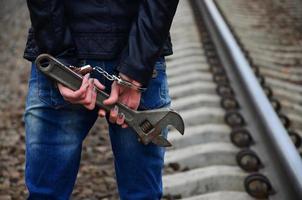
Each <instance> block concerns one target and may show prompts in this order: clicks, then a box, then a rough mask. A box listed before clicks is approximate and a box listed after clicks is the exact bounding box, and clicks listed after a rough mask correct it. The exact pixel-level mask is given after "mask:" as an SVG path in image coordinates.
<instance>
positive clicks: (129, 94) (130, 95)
mask: <svg viewBox="0 0 302 200" xmlns="http://www.w3.org/2000/svg"><path fill="white" fill-rule="evenodd" d="M120 76H121V77H122V78H123V79H124V80H127V81H129V82H131V83H132V84H135V85H137V86H141V84H140V83H139V82H137V81H135V80H133V79H130V78H129V77H127V76H125V75H123V74H120ZM140 99H141V93H140V92H139V91H138V90H135V89H132V88H129V87H126V86H123V85H119V84H117V83H116V82H113V83H112V86H111V93H110V96H109V98H108V99H106V100H105V101H104V102H103V103H104V104H105V105H113V104H115V103H117V102H119V103H122V104H124V105H125V106H127V107H129V108H131V109H133V110H136V109H137V108H138V106H139V103H140ZM99 116H100V117H104V116H105V111H104V110H102V109H100V110H99ZM109 121H110V122H111V123H116V124H118V125H121V126H122V127H123V128H127V127H128V125H127V124H126V123H125V122H124V121H125V116H124V115H122V114H121V115H119V114H118V108H117V106H115V107H114V108H113V109H112V110H111V111H110V116H109Z"/></svg>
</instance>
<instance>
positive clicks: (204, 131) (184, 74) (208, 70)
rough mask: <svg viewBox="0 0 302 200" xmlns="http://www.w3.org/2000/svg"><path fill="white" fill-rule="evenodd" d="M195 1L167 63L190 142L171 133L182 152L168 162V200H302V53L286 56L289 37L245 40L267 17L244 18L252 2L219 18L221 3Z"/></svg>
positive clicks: (181, 18) (183, 8)
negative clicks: (256, 23) (255, 23)
mask: <svg viewBox="0 0 302 200" xmlns="http://www.w3.org/2000/svg"><path fill="white" fill-rule="evenodd" d="M191 2H192V5H193V6H191V5H190V2H189V1H180V6H179V10H178V12H177V14H176V16H175V20H174V24H173V26H172V29H171V30H172V31H171V34H172V38H173V40H174V41H173V44H174V55H173V56H171V57H170V58H168V59H167V66H168V68H167V74H168V77H169V78H168V81H169V85H170V95H171V97H172V99H173V101H172V107H173V108H175V109H176V110H179V111H180V113H181V114H182V116H183V117H184V120H185V123H186V134H185V136H183V137H181V136H179V135H178V134H176V133H173V131H172V132H171V133H170V134H169V139H170V140H171V141H172V143H173V144H174V146H173V148H171V149H168V151H167V153H166V160H165V163H166V164H165V175H164V178H163V182H164V190H165V199H187V200H198V199H201V200H205V199H217V200H218V199H219V200H220V199H224V200H228V199H232V200H236V199H238V200H239V199H240V200H241V199H242V200H243V199H244V200H248V199H278V200H283V199H286V200H288V199H289V200H290V199H299V198H302V197H301V194H302V185H301V181H302V180H301V178H302V176H301V172H300V171H301V170H299V167H302V165H301V159H300V156H299V154H298V152H297V149H296V148H300V143H301V142H300V136H301V125H302V123H301V121H300V118H301V116H302V115H301V104H302V98H301V93H300V90H301V88H299V84H300V85H301V82H299V81H300V79H301V77H302V76H301V77H299V76H298V75H297V74H296V72H298V74H299V73H300V70H301V66H300V68H299V67H294V65H295V63H296V64H297V60H298V58H299V55H300V54H299V49H300V47H299V46H298V45H296V46H294V45H292V46H290V47H288V49H289V50H288V51H286V52H285V53H284V51H282V49H283V48H282V47H283V46H286V43H285V44H283V46H282V44H278V42H279V40H280V37H281V35H278V34H276V35H275V36H272V37H271V39H268V36H267V35H268V34H267V33H265V32H264V33H263V32H261V31H259V33H258V32H252V33H250V34H247V35H245V34H246V33H247V32H249V31H248V26H249V25H251V24H252V22H253V20H254V19H253V16H255V17H256V18H258V21H259V19H261V17H262V16H261V17H259V16H258V15H257V12H254V13H251V14H250V18H251V19H250V23H245V22H246V21H248V20H247V19H242V18H243V16H244V13H247V10H249V9H251V8H250V7H249V6H254V5H252V4H253V3H252V2H250V4H248V3H247V2H246V1H243V0H241V1H240V0H226V1H224V0H222V1H217V4H218V5H219V9H220V10H219V9H218V7H217V4H215V3H214V1H212V0H205V1H191ZM259 2H260V1H259ZM276 2H277V4H278V3H280V2H279V1H276ZM236 3H237V4H236ZM235 4H236V6H234V5H235ZM291 6H292V5H288V7H287V9H288V8H291ZM220 11H224V12H223V15H224V16H226V19H228V21H227V23H229V25H231V27H233V28H232V31H233V34H231V32H230V33H228V27H227V26H226V25H227V24H226V23H224V22H222V21H220V18H222V15H221V13H220ZM240 12H241V13H240ZM262 12H263V13H264V14H263V15H264V16H268V14H267V13H265V12H264V11H262ZM295 12H296V11H295ZM238 13H239V14H238ZM294 14H295V13H294ZM222 19H223V18H222ZM241 19H242V21H241ZM224 20H225V19H224ZM266 23H267V22H263V23H262V25H263V26H264V25H265V24H266ZM197 27H198V28H197ZM277 27H278V26H277ZM242 30H244V31H242ZM255 30H258V29H257V26H255ZM265 30H266V29H265ZM240 31H242V32H240ZM239 32H240V33H239ZM251 35H252V36H254V35H255V38H253V37H252V36H251ZM234 36H235V37H234ZM232 37H233V38H234V39H237V41H236V40H234V39H233V40H232ZM283 37H284V35H283V36H282V37H281V38H283ZM253 41H255V42H254V43H253ZM232 42H233V43H232ZM237 43H238V44H239V45H240V46H241V49H239V48H237V47H236V45H237ZM257 44H259V46H260V47H261V48H259V46H258V45H257ZM287 46H289V45H287ZM259 49H260V50H262V51H260V50H259ZM241 50H243V51H241ZM259 51H260V52H259ZM276 52H277V53H276ZM275 53H276V54H275ZM282 56H283V57H282ZM285 57H286V58H287V59H286V61H285V59H284V58H285ZM292 60H295V62H293V61H292ZM277 61H278V62H277ZM260 63H261V64H260ZM278 63H279V65H278ZM289 64H292V65H291V66H293V67H290V68H286V67H288V65H289ZM285 65H286V66H285ZM282 67H283V68H282ZM286 69H287V70H286ZM253 71H254V72H255V75H256V76H253V74H254V73H253ZM271 105H272V106H271ZM288 134H289V136H290V137H288ZM290 138H291V140H290ZM292 141H293V142H294V143H292ZM293 144H295V146H294V145H293ZM300 169H301V168H300ZM284 183H290V184H284Z"/></svg>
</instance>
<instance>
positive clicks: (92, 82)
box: [58, 74, 105, 110]
mask: <svg viewBox="0 0 302 200" xmlns="http://www.w3.org/2000/svg"><path fill="white" fill-rule="evenodd" d="M95 86H96V87H97V88H98V89H100V90H103V89H105V87H104V86H103V85H102V84H101V83H100V82H99V81H98V80H97V79H94V78H89V74H86V75H85V76H84V77H83V81H82V85H81V87H80V88H79V89H78V90H76V91H73V90H71V89H69V88H67V87H65V86H63V85H62V84H59V83H58V88H59V91H60V93H61V95H62V96H63V98H64V99H65V100H66V101H69V102H70V103H73V104H82V105H83V106H84V107H85V108H87V109H89V110H93V109H94V108H95V102H96V90H95Z"/></svg>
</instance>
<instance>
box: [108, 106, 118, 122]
mask: <svg viewBox="0 0 302 200" xmlns="http://www.w3.org/2000/svg"><path fill="white" fill-rule="evenodd" d="M117 115H118V107H117V106H114V108H113V109H111V111H110V116H109V121H110V122H111V123H115V122H116V119H117Z"/></svg>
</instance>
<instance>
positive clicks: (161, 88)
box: [139, 57, 171, 110]
mask: <svg viewBox="0 0 302 200" xmlns="http://www.w3.org/2000/svg"><path fill="white" fill-rule="evenodd" d="M154 69H155V71H156V72H155V73H156V76H155V77H154V78H152V79H151V80H150V82H149V84H148V87H147V90H146V91H145V92H143V93H142V98H141V102H140V106H139V110H149V109H156V108H162V107H165V106H168V105H169V104H170V103H171V98H170V96H169V89H168V81H167V74H166V62H165V59H164V57H161V58H159V59H158V60H157V61H156V63H155V66H154Z"/></svg>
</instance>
